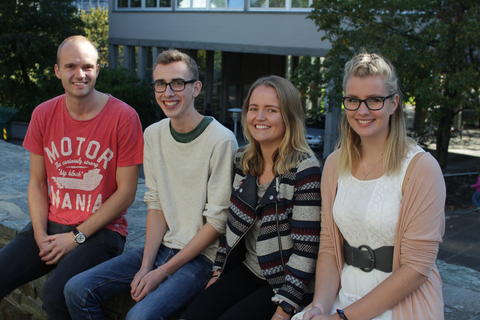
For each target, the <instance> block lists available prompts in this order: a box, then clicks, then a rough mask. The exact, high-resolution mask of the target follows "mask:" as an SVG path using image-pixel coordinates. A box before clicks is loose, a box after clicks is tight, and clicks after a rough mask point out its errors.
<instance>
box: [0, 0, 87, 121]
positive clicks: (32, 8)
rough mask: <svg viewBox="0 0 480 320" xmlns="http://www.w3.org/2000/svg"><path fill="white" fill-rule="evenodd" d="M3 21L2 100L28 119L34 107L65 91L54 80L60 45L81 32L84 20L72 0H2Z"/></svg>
mask: <svg viewBox="0 0 480 320" xmlns="http://www.w3.org/2000/svg"><path fill="white" fill-rule="evenodd" d="M0 25H1V28H0V104H1V105H5V106H9V107H15V108H19V109H21V111H22V112H21V113H20V114H19V115H20V116H23V118H21V120H25V121H28V120H29V118H30V112H31V110H32V109H33V107H35V106H36V105H37V104H38V103H40V102H41V101H43V100H45V99H48V98H51V97H53V96H54V95H58V94H60V93H61V92H62V91H61V90H58V86H55V85H53V84H52V82H53V81H55V77H54V75H53V70H52V67H53V65H54V64H55V59H56V51H57V46H58V44H60V42H61V41H62V40H63V39H64V38H66V37H67V36H70V35H72V34H79V33H81V28H82V21H81V20H80V19H79V18H78V16H77V15H76V8H75V7H74V6H72V1H70V0H22V1H15V0H2V1H0ZM56 82H58V80H56Z"/></svg>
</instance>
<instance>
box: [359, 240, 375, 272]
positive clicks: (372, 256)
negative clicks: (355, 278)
mask: <svg viewBox="0 0 480 320" xmlns="http://www.w3.org/2000/svg"><path fill="white" fill-rule="evenodd" d="M363 249H365V250H363ZM358 250H360V251H366V252H368V260H370V266H368V267H366V268H360V269H361V270H362V271H364V272H370V271H372V270H373V269H374V268H375V252H373V250H372V248H370V247H369V246H367V245H364V244H363V245H361V246H360V247H358Z"/></svg>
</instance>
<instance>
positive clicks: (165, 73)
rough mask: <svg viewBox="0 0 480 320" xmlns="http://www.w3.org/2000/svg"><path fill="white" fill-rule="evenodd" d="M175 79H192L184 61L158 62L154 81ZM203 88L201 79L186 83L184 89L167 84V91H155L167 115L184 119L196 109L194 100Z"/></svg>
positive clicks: (168, 81)
mask: <svg viewBox="0 0 480 320" xmlns="http://www.w3.org/2000/svg"><path fill="white" fill-rule="evenodd" d="M174 79H182V80H192V75H191V73H190V72H189V70H188V67H187V65H186V64H185V62H183V61H177V62H172V63H169V64H158V65H157V66H156V67H155V69H154V70H153V81H158V80H162V81H164V82H167V83H170V82H171V81H172V80H174ZM201 88H202V83H201V82H200V81H195V82H194V83H188V84H185V89H184V90H183V91H179V92H175V91H173V90H172V88H170V86H167V89H166V90H165V92H162V93H158V92H155V99H156V100H157V103H158V105H159V106H160V108H162V110H163V112H164V113H165V115H166V116H167V117H169V118H170V119H173V120H182V119H184V117H188V116H189V114H190V112H191V111H194V106H193V102H194V100H195V97H197V96H198V94H199V93H200V90H201Z"/></svg>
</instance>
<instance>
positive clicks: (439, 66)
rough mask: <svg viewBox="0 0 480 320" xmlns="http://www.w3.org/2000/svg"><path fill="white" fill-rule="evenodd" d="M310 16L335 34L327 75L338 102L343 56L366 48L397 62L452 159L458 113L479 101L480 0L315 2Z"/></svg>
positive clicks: (440, 153) (442, 153)
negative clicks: (450, 147)
mask: <svg viewBox="0 0 480 320" xmlns="http://www.w3.org/2000/svg"><path fill="white" fill-rule="evenodd" d="M310 18H311V19H312V20H313V21H314V22H315V23H316V25H317V26H318V29H319V30H321V31H323V32H325V35H324V36H323V39H324V40H325V39H326V40H329V41H330V42H331V44H332V49H331V50H330V51H329V53H328V55H327V57H326V59H325V66H326V68H327V71H326V75H325V78H326V79H328V80H329V83H330V81H331V83H332V86H333V90H331V91H330V92H329V101H330V102H333V103H334V104H335V105H337V106H340V104H341V103H340V101H341V100H340V98H341V94H342V86H341V81H342V75H343V65H344V63H345V62H346V61H347V60H348V59H349V58H351V57H352V56H353V54H354V53H357V52H358V51H360V49H362V48H364V49H366V50H367V51H373V52H379V53H381V54H383V55H385V56H386V57H388V58H389V59H390V60H391V61H392V62H393V64H394V65H395V66H396V68H397V71H398V74H399V77H400V82H401V84H402V85H403V92H404V93H405V94H406V96H412V97H415V102H416V108H417V112H418V110H419V109H420V110H421V111H422V112H423V113H424V114H425V118H426V119H427V121H429V122H431V123H432V124H433V125H434V127H435V128H437V130H436V143H437V158H438V160H439V162H440V164H441V165H442V166H443V167H444V166H445V165H446V157H447V153H448V143H449V140H450V130H451V126H452V121H453V118H454V115H455V114H456V113H458V112H459V111H460V110H462V109H464V108H466V107H474V108H479V105H478V96H479V88H480V86H479V84H480V72H479V70H480V37H479V36H478V31H479V28H478V21H479V20H480V2H478V1H477V0H452V1H442V0H422V1H418V0H391V1H377V0H364V1H330V0H316V1H314V10H313V11H312V13H311V15H310Z"/></svg>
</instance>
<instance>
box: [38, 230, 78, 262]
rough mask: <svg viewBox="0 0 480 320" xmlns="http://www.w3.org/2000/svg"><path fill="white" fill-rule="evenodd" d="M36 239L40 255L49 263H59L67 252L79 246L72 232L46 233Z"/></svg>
mask: <svg viewBox="0 0 480 320" xmlns="http://www.w3.org/2000/svg"><path fill="white" fill-rule="evenodd" d="M35 241H36V243H37V246H38V249H39V253H38V255H39V256H40V258H41V259H42V261H43V262H45V264H48V265H52V264H57V263H58V262H59V261H60V259H62V258H63V257H64V256H65V255H66V254H67V253H69V252H70V251H71V250H73V249H74V248H76V247H77V246H78V244H77V243H76V242H75V240H74V236H73V233H72V232H66V233H58V234H54V235H44V236H41V237H39V238H35Z"/></svg>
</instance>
